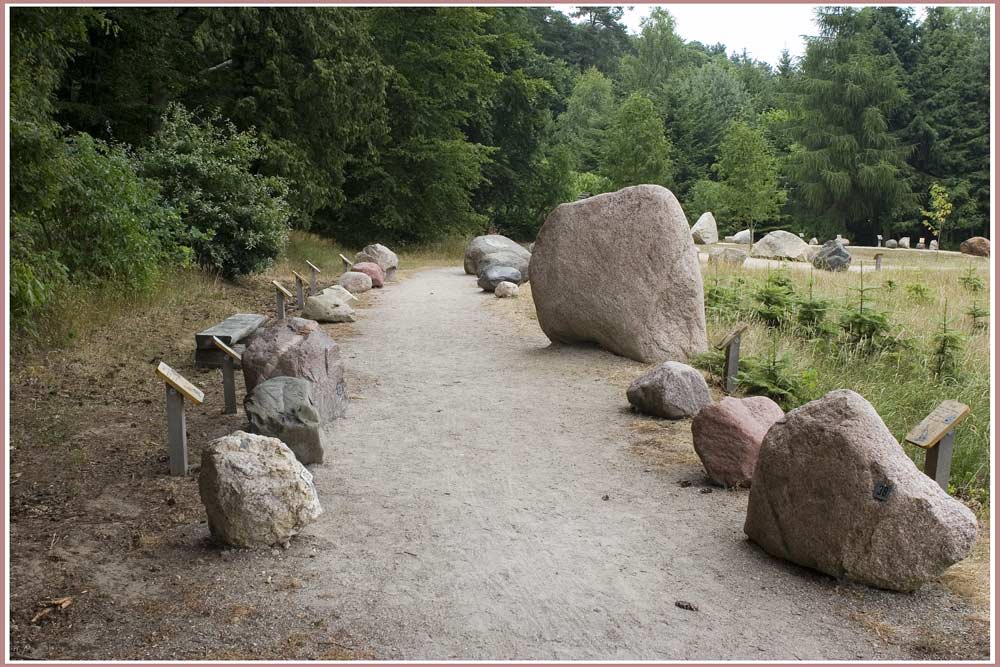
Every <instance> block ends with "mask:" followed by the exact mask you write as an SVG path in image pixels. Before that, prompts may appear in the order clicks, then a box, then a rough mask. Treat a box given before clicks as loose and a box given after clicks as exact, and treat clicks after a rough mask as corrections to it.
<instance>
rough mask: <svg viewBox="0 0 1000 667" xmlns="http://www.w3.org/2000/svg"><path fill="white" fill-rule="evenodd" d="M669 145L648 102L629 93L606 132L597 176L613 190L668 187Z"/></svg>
mask: <svg viewBox="0 0 1000 667" xmlns="http://www.w3.org/2000/svg"><path fill="white" fill-rule="evenodd" d="M672 172H673V169H672V165H671V163H670V143H669V141H668V140H667V137H666V135H665V134H664V132H663V122H662V121H661V120H660V117H659V116H658V115H657V113H656V107H655V106H654V105H653V102H652V100H650V99H649V98H648V97H645V96H643V95H641V94H639V93H633V94H632V95H631V96H630V97H629V98H628V99H627V100H625V101H624V102H623V103H622V105H621V107H620V108H619V109H618V112H617V113H616V114H615V118H614V122H613V123H612V125H611V128H610V130H609V131H608V136H607V141H606V143H605V148H604V157H603V160H602V163H601V173H602V174H603V175H604V176H605V177H606V178H608V180H610V181H611V183H612V186H613V187H614V188H616V189H617V188H623V187H625V186H628V185H640V184H643V183H652V184H656V185H664V186H668V185H671V179H672V177H673V174H672Z"/></svg>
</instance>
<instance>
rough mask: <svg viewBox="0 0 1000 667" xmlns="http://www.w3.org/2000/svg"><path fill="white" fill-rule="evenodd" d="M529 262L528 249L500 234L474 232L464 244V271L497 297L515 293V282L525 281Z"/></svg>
mask: <svg viewBox="0 0 1000 667" xmlns="http://www.w3.org/2000/svg"><path fill="white" fill-rule="evenodd" d="M530 263H531V251H530V250H528V249H527V248H525V247H524V246H522V245H521V244H520V243H517V242H516V241H513V240H511V239H509V238H507V237H506V236H502V235H500V234H486V235H484V236H477V237H475V238H474V239H472V240H471V241H470V242H469V245H468V246H466V248H465V257H464V268H465V272H466V273H467V274H469V275H473V276H476V284H478V285H479V287H480V288H482V289H483V290H484V291H486V292H493V293H494V294H495V295H496V296H497V297H498V298H508V297H514V296H517V294H518V286H519V285H522V284H524V283H526V282H528V278H529V270H528V269H529V265H530Z"/></svg>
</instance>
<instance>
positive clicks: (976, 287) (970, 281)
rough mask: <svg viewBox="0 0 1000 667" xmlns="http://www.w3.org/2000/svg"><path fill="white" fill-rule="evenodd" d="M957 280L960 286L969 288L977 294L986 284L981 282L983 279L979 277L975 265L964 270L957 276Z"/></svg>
mask: <svg viewBox="0 0 1000 667" xmlns="http://www.w3.org/2000/svg"><path fill="white" fill-rule="evenodd" d="M959 281H961V283H962V287H964V288H965V289H967V290H969V291H970V292H972V293H973V294H978V293H979V292H982V291H983V290H984V289H985V288H986V285H985V284H984V283H983V279H982V278H980V277H979V273H978V272H976V269H975V267H972V266H970V267H969V268H967V269H966V270H965V273H963V274H962V275H961V276H960V277H959Z"/></svg>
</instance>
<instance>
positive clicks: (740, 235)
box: [726, 229, 751, 245]
mask: <svg viewBox="0 0 1000 667" xmlns="http://www.w3.org/2000/svg"><path fill="white" fill-rule="evenodd" d="M750 239H751V236H750V230H749V229H744V230H742V231H739V232H736V233H735V234H733V235H732V236H727V237H726V243H742V244H744V245H750Z"/></svg>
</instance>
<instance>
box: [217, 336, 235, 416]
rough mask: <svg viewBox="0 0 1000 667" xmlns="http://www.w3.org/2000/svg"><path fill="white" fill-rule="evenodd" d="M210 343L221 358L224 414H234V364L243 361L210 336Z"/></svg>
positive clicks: (231, 350) (229, 348) (231, 349)
mask: <svg viewBox="0 0 1000 667" xmlns="http://www.w3.org/2000/svg"><path fill="white" fill-rule="evenodd" d="M212 343H214V344H215V347H217V348H218V349H220V350H221V351H222V352H223V354H224V356H223V357H222V395H223V397H224V398H225V399H226V409H225V414H227V415H235V414H236V373H235V370H236V364H238V363H241V362H242V361H243V357H242V356H241V355H240V353H239V352H237V351H236V350H234V349H233V348H231V347H229V346H228V345H226V344H225V343H223V342H222V341H221V340H219V339H218V338H217V337H216V336H212Z"/></svg>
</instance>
